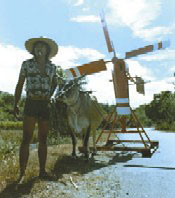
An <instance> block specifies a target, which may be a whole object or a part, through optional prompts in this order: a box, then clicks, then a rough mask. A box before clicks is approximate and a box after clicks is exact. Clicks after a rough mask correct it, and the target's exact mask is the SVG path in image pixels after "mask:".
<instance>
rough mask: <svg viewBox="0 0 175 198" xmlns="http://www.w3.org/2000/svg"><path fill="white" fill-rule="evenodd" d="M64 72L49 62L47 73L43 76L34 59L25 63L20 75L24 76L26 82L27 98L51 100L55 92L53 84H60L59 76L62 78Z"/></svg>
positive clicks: (46, 68) (46, 66)
mask: <svg viewBox="0 0 175 198" xmlns="http://www.w3.org/2000/svg"><path fill="white" fill-rule="evenodd" d="M62 72H63V71H62V69H61V68H60V67H59V66H56V65H54V64H53V63H52V62H51V61H47V63H46V65H45V73H44V75H41V73H40V70H39V65H38V64H37V62H36V60H35V59H34V58H32V59H29V60H26V61H24V62H23V63H22V66H21V70H20V75H21V76H24V77H25V80H26V93H27V97H32V96H41V97H48V98H50V97H51V93H52V92H53V90H52V88H53V84H55V83H56V84H57V83H58V78H57V75H60V76H61V75H62V74H61V73H62Z"/></svg>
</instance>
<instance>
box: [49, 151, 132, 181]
mask: <svg viewBox="0 0 175 198" xmlns="http://www.w3.org/2000/svg"><path fill="white" fill-rule="evenodd" d="M133 155H134V154H131V153H127V154H126V152H125V154H124V155H123V154H122V153H117V154H116V153H113V154H112V155H111V154H107V153H105V154H104V153H103V154H99V155H97V156H95V157H94V158H91V159H89V160H88V161H87V160H85V159H84V158H83V157H79V158H78V159H72V157H71V156H63V157H62V158H59V159H58V160H57V161H56V163H55V166H54V168H53V170H52V172H53V174H54V175H56V176H57V177H58V178H62V177H63V175H64V174H71V173H75V172H76V173H78V174H81V175H83V174H86V173H88V172H91V171H94V170H98V169H101V168H104V167H107V166H110V165H114V164H117V163H125V162H127V161H129V160H131V159H132V158H133Z"/></svg>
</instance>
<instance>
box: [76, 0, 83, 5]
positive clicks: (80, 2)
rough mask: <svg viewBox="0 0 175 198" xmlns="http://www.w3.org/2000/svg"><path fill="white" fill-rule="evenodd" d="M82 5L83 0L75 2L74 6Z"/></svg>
mask: <svg viewBox="0 0 175 198" xmlns="http://www.w3.org/2000/svg"><path fill="white" fill-rule="evenodd" d="M83 4H84V0H76V2H75V4H74V6H81V5H83Z"/></svg>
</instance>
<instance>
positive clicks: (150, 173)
mask: <svg viewBox="0 0 175 198" xmlns="http://www.w3.org/2000/svg"><path fill="white" fill-rule="evenodd" d="M145 130H146V131H147V133H148V134H149V137H150V138H151V139H152V140H158V141H159V149H158V150H157V151H156V152H155V153H154V154H153V156H152V157H151V158H140V157H139V156H137V155H135V156H133V157H132V158H130V157H129V158H128V161H127V155H126V161H125V162H121V163H118V166H117V167H116V168H117V169H116V168H115V169H116V170H115V172H116V174H117V176H118V177H119V183H120V193H119V194H120V197H121V198H125V197H126V198H128V197H129V198H144V197H145V198H174V197H175V133H171V132H169V133H167V132H160V131H155V130H153V129H145ZM113 166H115V165H113Z"/></svg>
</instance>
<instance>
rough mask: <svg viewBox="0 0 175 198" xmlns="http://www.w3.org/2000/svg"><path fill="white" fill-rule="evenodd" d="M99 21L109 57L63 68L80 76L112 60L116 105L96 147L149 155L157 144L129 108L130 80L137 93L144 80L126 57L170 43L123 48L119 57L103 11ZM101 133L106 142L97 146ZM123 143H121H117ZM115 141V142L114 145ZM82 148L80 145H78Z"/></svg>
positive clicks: (70, 75)
mask: <svg viewBox="0 0 175 198" xmlns="http://www.w3.org/2000/svg"><path fill="white" fill-rule="evenodd" d="M101 23H102V26H103V32H104V36H105V40H106V44H107V48H108V52H109V53H113V58H112V60H111V61H104V60H103V59H101V60H97V61H93V62H90V63H88V64H84V65H81V66H77V67H74V68H69V69H67V70H65V74H66V75H67V78H68V79H73V78H76V77H80V76H82V75H91V74H94V73H97V72H101V71H105V70H106V63H108V62H112V63H113V72H112V82H113V86H114V93H115V101H116V105H115V108H114V110H113V112H112V113H111V114H110V115H109V117H108V119H107V124H106V126H107V125H108V123H112V125H111V128H110V129H106V126H104V128H103V129H102V131H101V132H100V134H99V136H98V137H97V140H96V144H97V150H98V151H111V150H112V151H136V152H140V153H142V156H143V157H151V155H152V153H153V152H154V151H155V150H156V149H157V148H158V144H159V143H158V141H151V140H150V138H149V136H148V135H147V133H146V132H145V130H144V128H143V126H142V125H141V123H140V121H139V120H138V118H137V116H136V114H135V113H134V111H133V110H132V108H131V107H130V104H129V83H128V81H129V80H130V81H131V82H132V83H134V84H136V90H137V92H138V93H141V94H144V93H145V92H144V84H145V82H144V80H143V79H142V78H141V77H137V76H136V77H131V76H130V73H129V70H128V68H127V67H126V64H125V59H129V58H132V57H135V56H138V55H141V54H145V53H148V52H153V51H155V50H160V49H164V48H166V47H168V46H169V44H170V43H169V41H163V42H159V43H156V44H154V45H148V46H145V47H142V48H139V49H136V50H133V51H130V52H126V55H125V58H124V59H118V58H117V56H116V52H115V49H114V45H113V43H112V42H111V40H110V37H109V33H108V29H107V24H106V21H105V18H104V14H101ZM128 117H130V120H132V121H133V122H134V124H135V127H136V130H128V129H127V127H126V122H127V119H128ZM116 122H118V123H120V126H121V130H119V129H115V128H114V126H115V123H116ZM118 133H123V134H124V133H136V134H138V135H139V137H140V140H120V139H119V138H118V136H117V134H118ZM103 134H107V139H106V143H105V145H103V146H101V145H100V146H98V143H99V140H100V138H101V136H102V135H103ZM112 134H115V137H116V138H117V140H116V138H115V139H113V140H111V137H112ZM120 143H122V146H120V145H119V146H118V144H120ZM123 143H139V144H141V145H142V146H141V147H138V146H137V147H131V146H125V145H124V144H123ZM116 145H117V146H116ZM79 149H80V150H81V148H79Z"/></svg>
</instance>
